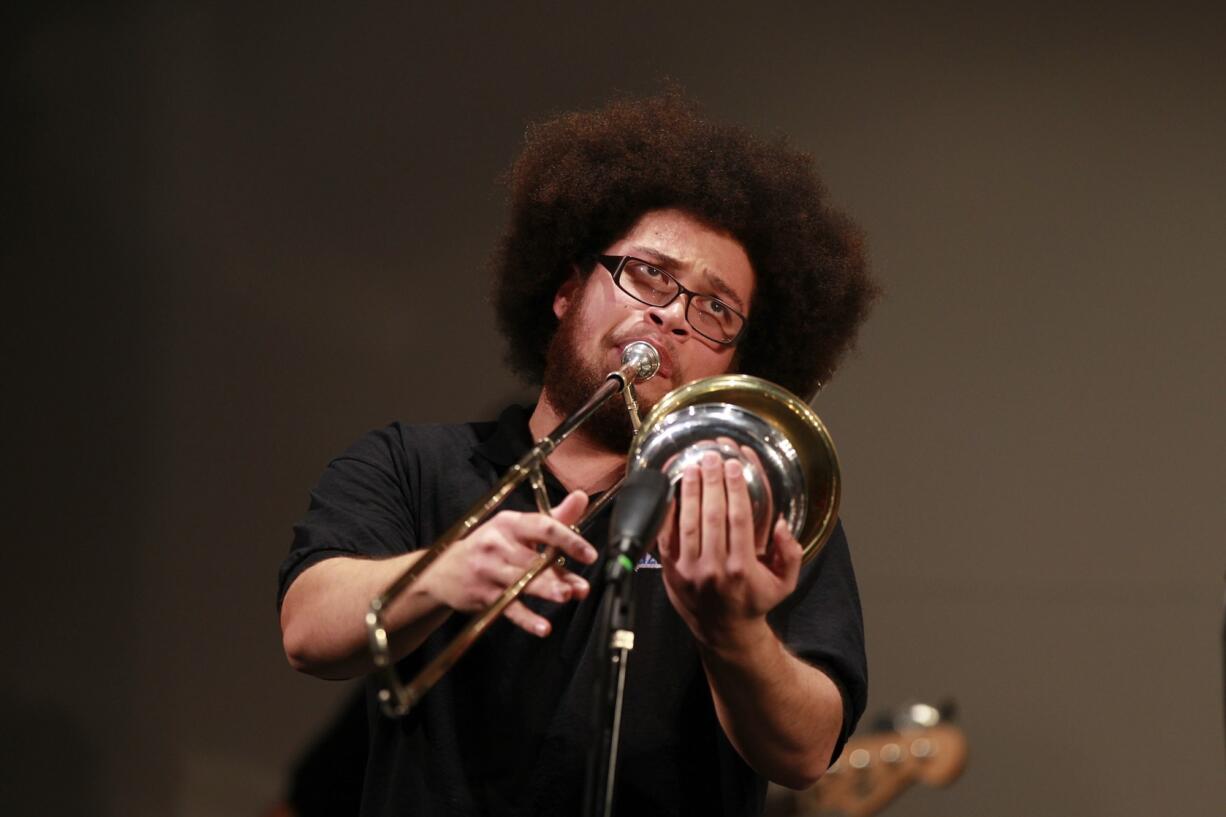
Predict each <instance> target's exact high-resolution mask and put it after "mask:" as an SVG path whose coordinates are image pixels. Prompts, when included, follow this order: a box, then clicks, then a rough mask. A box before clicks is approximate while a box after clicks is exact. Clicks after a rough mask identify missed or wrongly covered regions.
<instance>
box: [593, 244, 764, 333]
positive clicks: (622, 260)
mask: <svg viewBox="0 0 1226 817" xmlns="http://www.w3.org/2000/svg"><path fill="white" fill-rule="evenodd" d="M598 260H599V261H600V265H601V266H602V267H604V268H605V269H607V270H608V271H609V273H610V274H611V275H612V276H613V283H615V284H617V288H618V289H620V290H621V291H622V292H624V293H626V294H627V295H629V296H630V297H631V298H633V299H634V300H636V301H639V302H640V303H645V304H647V305H648V306H668V305H669V304H671V303H672V302H673V301H675V300H677V298H678V296H680V295H683V294H684V295H688V296H689V298H688V299H687V301H686V304H685V321H686V323H688V324H689V325H690V326H692V327H693V328H694V331H695V332H697V333H698V334H700V335H702V336H703V337H704V338H706V339H707V340H713V341H715V342H716V343H722V344H724V345H726V346H727V345H731V344H733V343H736V341H737V338H739V337H740V336H741V333H742V332H743V331H744V330H745V316H744V315H742V314H741V313H740V312H737V311H736V310H735V309H733V308H732V307H730V306H728V304H726V303H724V302H723V301H721V300H720V299H719V298H714V297H712V296H710V295H702V294H700V293H697V292H695V291H694V290H692V289H686V288H685V287H683V286H682V285H681V282H680V281H678V280H677V279H676V278H674V277H673V276H672V275H670V274H669V273H667V272H665V271H664V270H662V269H660V268H659V267H653V266H652V265H651V264H648V263H647V262H646V261H643V260H641V259H638V258H633V257H631V256H629V255H601V256H599V258H598Z"/></svg>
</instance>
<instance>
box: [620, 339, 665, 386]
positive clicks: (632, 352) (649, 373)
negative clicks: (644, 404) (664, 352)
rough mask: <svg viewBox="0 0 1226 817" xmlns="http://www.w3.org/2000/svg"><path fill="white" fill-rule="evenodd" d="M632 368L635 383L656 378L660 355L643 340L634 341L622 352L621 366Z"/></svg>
mask: <svg viewBox="0 0 1226 817" xmlns="http://www.w3.org/2000/svg"><path fill="white" fill-rule="evenodd" d="M627 363H629V364H631V365H633V366H634V373H635V375H636V376H635V381H636V382H642V381H644V380H650V379H651V378H653V377H655V376H656V372H658V371H659V370H660V353H659V352H657V351H656V347H654V346H652V345H651V344H650V343H648V342H647V341H645V340H636V341H635V342H634V343H630V344H627V345H626V348H625V349H623V350H622V365H623V366H625V365H626V364H627Z"/></svg>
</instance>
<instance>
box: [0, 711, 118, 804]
mask: <svg viewBox="0 0 1226 817" xmlns="http://www.w3.org/2000/svg"><path fill="white" fill-rule="evenodd" d="M0 734H3V735H4V743H5V748H6V750H7V751H6V753H5V754H6V757H7V759H6V760H5V762H4V763H0V812H2V813H4V814H12V815H19V814H89V815H96V817H110V815H113V814H114V813H115V812H114V811H113V810H112V809H111V808H110V807H109V806H108V804H107V802H106V797H105V795H104V786H103V780H104V778H105V770H104V769H103V762H104V761H103V755H104V749H103V747H101V746H99V745H98V743H97V742H96V741H94V740H91V738H90V736H89V735H87V734H86V733H85V731H84V730H83V729H82V726H81V724H80V723H79V722H78V721H77V720H75V719H74V718H73V716H72V715H71V713H69V712H68V711H67V710H66V709H63V708H61V707H59V706H57V705H56V704H53V703H49V702H38V703H31V702H26V701H20V700H17V699H15V698H12V697H10V696H8V695H5V696H4V698H3V699H2V700H0Z"/></svg>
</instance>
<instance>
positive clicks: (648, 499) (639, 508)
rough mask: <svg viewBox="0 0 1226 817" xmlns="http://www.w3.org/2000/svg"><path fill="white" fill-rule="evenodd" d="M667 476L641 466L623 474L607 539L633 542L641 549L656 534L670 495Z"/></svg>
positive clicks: (636, 547)
mask: <svg viewBox="0 0 1226 817" xmlns="http://www.w3.org/2000/svg"><path fill="white" fill-rule="evenodd" d="M671 487H672V486H671V485H670V483H669V480H668V477H666V476H664V474H662V473H660V472H659V471H657V470H655V469H654V468H642V469H639V470H637V471H634V472H633V473H632V474H630V476H628V477H626V482H625V484H624V485H622V488H621V491H619V492H618V494H617V500H616V503H615V504H614V505H613V521H612V523H611V525H610V529H609V542H610V543H614V544H619V543H622V542H626V541H631V542H633V543H634V544H633V547H634V548H635V549H636V550H641V549H643V548H644V547H645V546H646V544H647V543H648V542H651V541H652V540H653V539H655V537H656V533H658V532H659V530H660V525H662V524H663V523H664V515H665V513H667V511H668V502H669V499H670V498H671V497H672V490H671Z"/></svg>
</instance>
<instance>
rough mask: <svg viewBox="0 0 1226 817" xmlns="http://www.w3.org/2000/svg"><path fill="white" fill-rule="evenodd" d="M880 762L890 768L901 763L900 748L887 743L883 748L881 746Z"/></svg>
mask: <svg viewBox="0 0 1226 817" xmlns="http://www.w3.org/2000/svg"><path fill="white" fill-rule="evenodd" d="M881 760H882V761H883V762H884V763H886V764H887V765H890V766H893V765H894V764H896V763H901V762H902V747H901V746H899V745H898V744H897V743H887V744H886V745H885V746H882V747H881Z"/></svg>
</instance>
